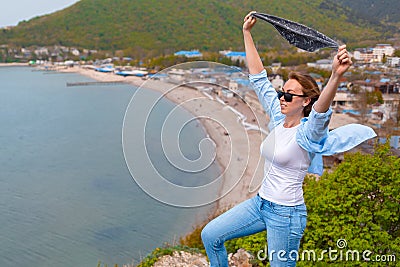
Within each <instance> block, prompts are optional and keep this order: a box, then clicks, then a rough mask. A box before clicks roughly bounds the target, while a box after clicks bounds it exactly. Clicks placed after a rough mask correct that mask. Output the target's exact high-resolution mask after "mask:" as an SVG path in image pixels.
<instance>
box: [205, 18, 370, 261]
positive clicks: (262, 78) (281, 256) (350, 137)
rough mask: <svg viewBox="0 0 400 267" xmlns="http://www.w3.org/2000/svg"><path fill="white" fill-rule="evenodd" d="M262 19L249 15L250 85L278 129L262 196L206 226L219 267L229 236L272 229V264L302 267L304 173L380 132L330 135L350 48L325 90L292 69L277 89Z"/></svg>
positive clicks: (267, 144) (352, 129)
mask: <svg viewBox="0 0 400 267" xmlns="http://www.w3.org/2000/svg"><path fill="white" fill-rule="evenodd" d="M255 23H256V19H255V18H254V17H252V16H251V13H249V14H248V15H247V16H246V17H245V19H244V24H243V36H244V44H245V49H246V59H247V64H248V67H249V72H250V75H249V78H250V82H251V84H252V86H253V88H254V90H255V92H256V93H257V95H258V98H259V100H260V102H261V104H262V105H263V107H264V109H265V111H266V112H267V114H268V115H269V117H270V124H269V128H270V134H269V135H268V136H267V138H266V139H265V140H264V141H263V143H262V145H261V154H262V156H264V157H265V166H264V179H263V183H262V185H261V188H260V190H259V192H258V194H257V195H256V196H255V197H253V198H251V199H249V200H247V201H245V202H243V203H241V204H239V205H237V206H235V207H234V208H232V209H231V210H229V211H227V212H225V213H224V214H222V215H220V216H219V217H217V218H216V219H214V220H212V221H211V222H210V223H208V224H207V225H206V226H205V227H204V229H203V231H202V233H201V236H202V240H203V243H204V246H205V249H206V252H207V255H208V258H209V260H210V265H211V267H216V266H228V260H227V252H226V249H225V246H224V242H225V241H226V240H229V239H233V238H237V237H242V236H246V235H251V234H255V233H258V232H261V231H264V230H267V244H268V259H269V261H270V263H271V266H272V267H275V266H296V259H297V256H298V249H299V246H300V239H301V237H302V236H303V232H304V229H305V227H306V220H307V211H306V206H305V204H304V198H303V190H302V183H303V180H304V176H305V175H306V173H307V172H311V173H317V174H322V171H323V165H322V155H332V154H333V153H339V152H343V151H347V150H349V149H351V148H353V147H354V146H356V145H358V144H360V143H361V142H363V141H365V140H367V139H369V138H372V137H374V136H375V133H374V132H373V130H372V129H370V128H369V127H366V126H362V125H357V124H353V125H348V126H344V127H340V128H338V129H336V130H334V131H332V132H328V124H329V120H330V117H331V114H332V110H331V108H330V106H331V103H332V100H333V98H334V96H335V94H336V90H337V87H338V84H339V81H340V79H341V77H342V76H343V74H344V73H345V72H346V71H347V70H348V68H349V67H350V66H351V65H352V61H351V59H350V57H349V55H348V52H347V50H346V46H345V45H343V46H341V47H339V50H338V52H337V54H336V56H335V57H334V60H333V64H332V75H331V77H330V79H329V81H328V83H327V85H326V87H325V88H324V90H323V91H322V93H320V91H319V89H318V86H317V84H316V82H315V81H314V80H313V78H312V77H311V76H309V75H307V74H302V73H298V72H292V73H291V74H290V75H289V80H288V81H287V82H286V83H285V85H284V87H283V89H282V91H279V92H276V91H275V90H274V89H273V87H272V85H271V83H270V82H269V80H268V78H267V73H266V71H265V70H264V67H263V64H262V62H261V59H260V57H259V55H258V52H257V50H256V47H255V45H254V42H253V39H252V36H251V33H250V31H251V29H252V28H253V26H254V25H255Z"/></svg>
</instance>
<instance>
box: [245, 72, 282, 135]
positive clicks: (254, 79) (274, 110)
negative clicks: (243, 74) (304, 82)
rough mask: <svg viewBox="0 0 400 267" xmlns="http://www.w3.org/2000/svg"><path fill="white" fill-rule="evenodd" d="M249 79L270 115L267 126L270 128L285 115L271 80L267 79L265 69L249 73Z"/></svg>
mask: <svg viewBox="0 0 400 267" xmlns="http://www.w3.org/2000/svg"><path fill="white" fill-rule="evenodd" d="M249 80H250V84H251V85H252V87H253V90H254V91H255V92H256V94H257V96H258V99H259V101H260V103H261V105H262V107H263V108H264V110H265V112H266V113H267V114H268V116H269V117H270V124H269V128H270V130H272V129H273V128H274V127H275V126H276V125H278V124H279V123H281V122H282V121H283V120H284V119H285V115H283V114H282V112H281V107H280V104H279V99H278V97H277V93H276V91H275V89H274V87H273V86H272V84H271V82H270V81H269V80H268V76H267V72H266V71H265V70H263V71H261V72H260V73H258V74H250V75H249Z"/></svg>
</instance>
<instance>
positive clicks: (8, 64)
mask: <svg viewBox="0 0 400 267" xmlns="http://www.w3.org/2000/svg"><path fill="white" fill-rule="evenodd" d="M28 66H29V63H16V62H12V63H0V67H28Z"/></svg>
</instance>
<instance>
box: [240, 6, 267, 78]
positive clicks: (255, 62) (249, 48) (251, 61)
mask: <svg viewBox="0 0 400 267" xmlns="http://www.w3.org/2000/svg"><path fill="white" fill-rule="evenodd" d="M252 13H254V11H252V12H250V13H249V14H247V16H246V17H245V18H244V23H243V37H244V47H245V50H246V60H247V65H248V67H249V72H250V74H257V73H260V72H261V71H262V70H264V66H263V64H262V61H261V59H260V56H259V55H258V52H257V49H256V46H255V45H254V41H253V37H252V36H251V32H250V31H251V29H252V28H253V26H254V24H256V22H257V20H256V18H255V17H253V16H251V14H252Z"/></svg>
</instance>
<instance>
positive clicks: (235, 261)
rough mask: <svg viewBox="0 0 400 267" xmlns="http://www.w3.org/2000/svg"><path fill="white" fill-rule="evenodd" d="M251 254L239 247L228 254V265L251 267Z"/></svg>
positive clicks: (232, 266)
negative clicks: (234, 251)
mask: <svg viewBox="0 0 400 267" xmlns="http://www.w3.org/2000/svg"><path fill="white" fill-rule="evenodd" d="M251 259H252V256H251V254H250V253H248V252H247V251H246V250H244V249H242V248H241V249H239V250H238V251H237V252H236V253H235V254H233V255H231V254H229V256H228V262H229V266H230V267H251V266H252V265H251V263H250V260H251Z"/></svg>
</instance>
